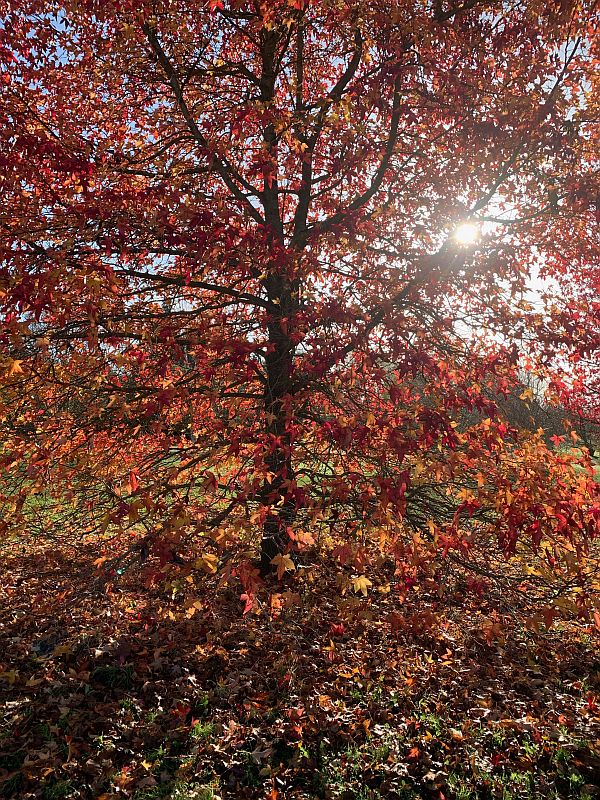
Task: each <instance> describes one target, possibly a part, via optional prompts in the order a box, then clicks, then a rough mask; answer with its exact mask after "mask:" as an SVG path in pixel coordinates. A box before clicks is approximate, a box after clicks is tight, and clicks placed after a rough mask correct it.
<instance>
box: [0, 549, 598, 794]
mask: <svg viewBox="0 0 600 800" xmlns="http://www.w3.org/2000/svg"><path fill="white" fill-rule="evenodd" d="M211 580H212V582H211ZM211 580H207V579H206V577H205V576H201V575H196V574H195V572H191V571H189V570H185V569H184V570H182V569H181V568H179V567H177V566H174V565H171V566H169V567H167V568H166V571H165V576H164V581H160V582H153V583H151V584H150V583H149V582H148V581H146V580H145V578H144V574H143V572H140V571H136V570H129V571H127V572H126V573H125V574H124V575H122V576H118V575H117V576H115V578H114V579H112V580H111V581H110V582H108V583H107V581H106V579H105V578H104V577H103V574H102V565H98V564H96V565H95V564H94V554H93V553H92V552H91V551H90V552H86V550H85V548H83V549H81V548H80V549H78V550H77V551H74V550H73V551H69V550H66V549H65V550H61V549H58V548H56V549H48V547H47V546H46V548H40V549H36V548H31V549H28V550H27V552H26V553H24V552H13V553H12V554H10V555H9V556H8V557H7V558H5V562H4V566H3V577H2V583H1V587H2V588H1V594H2V600H1V603H2V608H1V612H0V613H1V620H0V626H1V627H0V637H1V641H2V651H1V652H0V704H1V706H2V712H1V719H2V722H1V732H0V736H1V739H0V796H3V797H18V798H37V797H39V798H43V800H56V799H57V798H96V799H98V800H109V798H110V799H111V800H112V799H113V798H114V799H115V800H116V799H117V798H134V800H154V799H155V798H156V799H157V800H158V799H159V798H172V799H173V800H185V798H190V799H191V798H198V799H201V800H211V798H219V797H221V798H256V799H257V800H258V798H265V800H284V799H285V798H332V800H333V799H334V798H346V799H349V798H357V799H358V798H360V799H361V800H368V799H369V800H370V799H371V798H405V799H406V800H409V799H410V798H438V800H443V799H444V798H463V799H464V800H466V799H467V798H504V799H505V800H508V799H509V798H515V800H517V798H537V797H540V798H541V797H544V798H570V797H572V798H581V799H582V800H583V799H584V798H588V800H591V798H596V797H600V654H599V651H598V647H597V645H598V639H597V630H596V628H595V626H594V625H593V624H591V623H590V621H587V620H582V621H580V622H575V621H572V622H567V621H565V620H554V621H553V624H552V626H551V627H550V628H547V627H546V626H545V625H543V624H542V625H537V624H536V625H534V626H532V625H527V624H525V623H526V622H527V620H526V619H524V618H523V617H522V616H521V617H520V616H519V613H518V610H517V611H515V609H514V608H509V607H508V606H505V607H503V605H502V601H501V598H499V597H495V598H491V599H490V600H486V599H484V598H482V597H480V596H479V595H478V594H477V593H476V592H475V593H473V592H471V593H469V592H467V593H461V592H460V591H458V590H457V591H450V592H447V593H446V596H445V597H444V601H443V604H442V603H441V602H440V601H439V598H437V597H436V596H435V595H434V594H431V593H428V591H427V589H426V588H423V589H421V590H420V591H415V592H413V593H412V596H411V597H410V598H406V599H405V600H404V602H403V603H400V602H399V598H398V596H397V594H396V592H395V591H394V589H393V587H392V588H391V589H390V587H389V586H386V585H384V584H382V585H381V586H371V587H360V586H359V587H357V588H358V591H352V590H351V591H348V592H346V593H345V594H343V595H342V594H341V593H340V591H339V586H338V584H336V578H335V576H334V575H333V574H329V573H328V570H327V567H326V566H325V565H321V564H315V565H314V566H311V567H310V569H304V570H298V571H297V572H296V573H294V574H293V575H291V576H288V575H286V578H285V582H284V585H282V584H281V583H280V582H278V581H277V580H276V579H273V581H272V585H268V586H265V588H264V592H263V595H262V596H261V597H260V598H259V608H258V612H257V611H256V610H254V611H251V612H249V613H247V614H245V615H243V614H242V610H243V604H241V603H240V591H238V590H236V588H235V586H233V585H232V586H229V587H223V588H221V589H219V590H217V589H216V586H215V584H216V579H211ZM367 588H368V590H369V591H368V595H367V596H363V589H364V591H365V592H366V591H367ZM549 621H550V620H549Z"/></svg>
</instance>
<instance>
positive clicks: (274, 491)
mask: <svg viewBox="0 0 600 800" xmlns="http://www.w3.org/2000/svg"><path fill="white" fill-rule="evenodd" d="M268 283H269V284H270V285H269V290H270V291H269V294H270V295H271V296H273V295H276V296H277V299H278V307H279V309H280V314H278V315H277V317H275V318H274V319H273V320H272V322H271V324H270V325H269V345H270V349H269V352H268V354H267V357H266V377H267V386H266V389H265V401H264V412H265V429H266V432H267V434H268V438H269V440H270V441H269V443H268V444H269V446H270V448H271V450H270V452H269V454H268V455H267V458H266V463H267V466H268V468H269V471H270V472H271V474H272V478H271V480H270V482H269V481H268V480H266V481H265V482H264V484H263V487H262V491H261V495H262V501H263V503H264V504H265V505H267V506H268V507H269V512H268V515H267V518H266V520H265V523H264V528H263V537H262V542H261V557H260V560H261V570H262V571H263V572H268V571H269V570H270V569H272V566H271V562H272V560H273V558H275V556H276V555H277V554H278V553H282V552H284V551H285V549H286V547H287V545H288V535H287V528H288V526H290V525H292V524H293V522H294V519H295V517H296V499H295V497H294V496H293V495H291V494H290V492H289V483H288V481H291V480H292V479H293V477H294V468H293V462H292V452H291V449H292V435H291V432H290V428H289V422H290V416H291V413H293V412H292V400H293V394H292V393H293V386H292V370H293V359H294V344H293V342H292V340H291V339H290V337H289V334H288V332H287V330H284V325H283V322H282V318H281V317H282V316H284V315H286V314H287V313H289V311H291V303H292V291H291V287H290V286H289V283H288V282H287V281H286V280H285V279H284V278H282V277H281V276H280V275H272V276H271V277H270V279H269V281H268Z"/></svg>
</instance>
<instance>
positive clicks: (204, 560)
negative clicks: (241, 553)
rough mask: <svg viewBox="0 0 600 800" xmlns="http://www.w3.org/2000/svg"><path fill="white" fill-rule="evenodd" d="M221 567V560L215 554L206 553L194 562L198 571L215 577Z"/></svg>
mask: <svg viewBox="0 0 600 800" xmlns="http://www.w3.org/2000/svg"><path fill="white" fill-rule="evenodd" d="M218 565H219V559H218V557H217V556H216V555H214V553H204V554H203V555H201V556H200V558H197V559H196V560H195V561H194V567H195V568H196V569H203V570H204V572H208V573H209V575H214V574H215V572H216V571H217V567H218Z"/></svg>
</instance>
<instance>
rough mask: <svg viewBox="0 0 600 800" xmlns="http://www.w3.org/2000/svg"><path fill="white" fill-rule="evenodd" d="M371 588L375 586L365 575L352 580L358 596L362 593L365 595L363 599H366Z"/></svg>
mask: <svg viewBox="0 0 600 800" xmlns="http://www.w3.org/2000/svg"><path fill="white" fill-rule="evenodd" d="M369 586H373V584H372V582H371V581H370V580H369V579H368V578H367V577H365V576H364V575H358V576H356V577H355V578H352V588H353V589H354V591H355V592H356V594H358V593H359V592H360V593H361V594H362V595H363V597H366V596H367V590H368V588H369Z"/></svg>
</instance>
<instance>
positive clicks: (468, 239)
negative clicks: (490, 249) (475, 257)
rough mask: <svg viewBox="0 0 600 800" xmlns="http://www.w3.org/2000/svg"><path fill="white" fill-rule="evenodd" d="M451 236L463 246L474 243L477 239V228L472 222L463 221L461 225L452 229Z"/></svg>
mask: <svg viewBox="0 0 600 800" xmlns="http://www.w3.org/2000/svg"><path fill="white" fill-rule="evenodd" d="M453 238H454V241H455V242H457V243H458V244H460V245H462V246H463V247H466V246H468V245H470V244H475V242H476V241H477V239H479V228H478V226H477V225H475V224H473V223H472V222H463V223H462V225H459V226H458V228H456V230H455V231H454V234H453Z"/></svg>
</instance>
